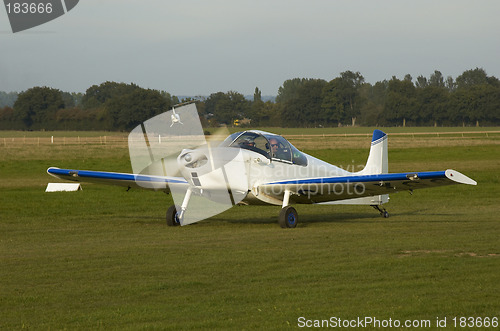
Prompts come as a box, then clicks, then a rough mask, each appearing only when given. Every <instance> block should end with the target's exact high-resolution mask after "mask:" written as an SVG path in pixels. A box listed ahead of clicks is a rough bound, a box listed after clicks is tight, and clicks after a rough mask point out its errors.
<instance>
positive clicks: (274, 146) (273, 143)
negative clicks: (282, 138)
mask: <svg viewBox="0 0 500 331" xmlns="http://www.w3.org/2000/svg"><path fill="white" fill-rule="evenodd" d="M269 145H270V148H271V157H273V158H276V159H290V157H289V155H288V154H289V153H288V154H287V153H286V151H284V150H283V148H280V144H279V141H278V139H276V138H271V139H269Z"/></svg>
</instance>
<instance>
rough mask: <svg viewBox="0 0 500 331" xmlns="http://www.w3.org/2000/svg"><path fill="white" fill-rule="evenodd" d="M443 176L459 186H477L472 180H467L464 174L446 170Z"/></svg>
mask: <svg viewBox="0 0 500 331" xmlns="http://www.w3.org/2000/svg"><path fill="white" fill-rule="evenodd" d="M445 175H446V177H447V178H448V179H450V180H452V181H454V182H457V183H460V184H467V185H477V182H476V181H475V180H474V179H472V178H469V177H467V176H465V175H464V174H462V173H460V172H458V171H456V170H453V169H447V170H446V171H445Z"/></svg>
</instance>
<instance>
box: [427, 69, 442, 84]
mask: <svg viewBox="0 0 500 331" xmlns="http://www.w3.org/2000/svg"><path fill="white" fill-rule="evenodd" d="M429 85H430V86H435V87H444V86H445V85H444V78H443V74H442V73H441V72H440V71H438V70H435V71H434V73H433V74H431V77H430V78H429Z"/></svg>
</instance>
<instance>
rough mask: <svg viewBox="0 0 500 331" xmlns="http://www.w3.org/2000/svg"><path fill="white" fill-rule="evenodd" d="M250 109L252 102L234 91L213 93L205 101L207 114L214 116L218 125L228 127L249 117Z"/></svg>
mask: <svg viewBox="0 0 500 331" xmlns="http://www.w3.org/2000/svg"><path fill="white" fill-rule="evenodd" d="M250 108H251V105H250V101H248V100H246V99H245V96H244V95H243V94H241V93H238V92H234V91H229V92H227V93H223V92H217V93H212V94H211V95H210V96H209V97H208V98H207V99H206V100H205V113H206V114H212V115H213V118H214V120H215V121H216V122H217V123H223V124H227V125H232V124H233V122H234V120H237V119H243V118H245V117H247V116H248V115H249V113H250Z"/></svg>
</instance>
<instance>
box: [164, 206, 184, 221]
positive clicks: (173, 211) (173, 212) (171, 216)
mask: <svg viewBox="0 0 500 331" xmlns="http://www.w3.org/2000/svg"><path fill="white" fill-rule="evenodd" d="M178 210H180V208H179V206H175V205H173V206H170V207H169V208H168V210H167V225H168V226H178V225H180V224H181V223H180V222H179V215H178V213H177V211H178Z"/></svg>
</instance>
